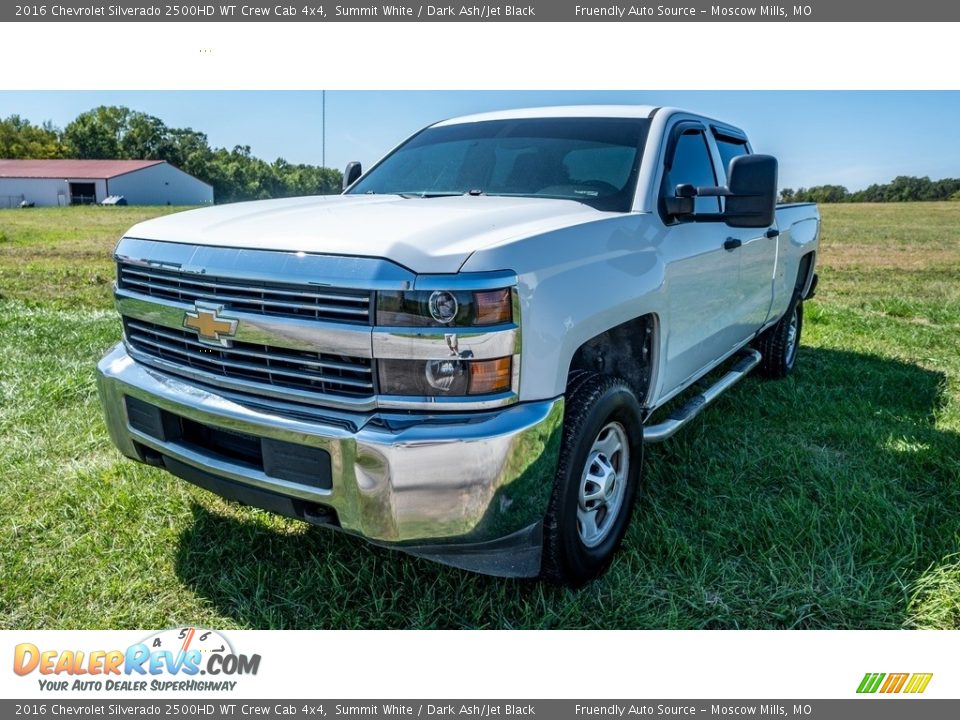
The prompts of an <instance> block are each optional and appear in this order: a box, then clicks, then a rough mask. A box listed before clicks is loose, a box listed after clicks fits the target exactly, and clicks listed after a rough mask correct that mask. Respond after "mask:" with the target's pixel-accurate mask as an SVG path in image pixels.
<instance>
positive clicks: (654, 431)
mask: <svg viewBox="0 0 960 720" xmlns="http://www.w3.org/2000/svg"><path fill="white" fill-rule="evenodd" d="M760 360H761V355H760V353H759V352H757V351H756V350H753V349H748V350H747V351H746V352H745V354H744V355H743V356H742V357H741V358H740V359H739V360H737V362H736V363H735V364H734V365H733V367H731V368H730V371H729V372H727V374H726V375H724V376H723V377H722V378H720V379H719V380H717V382H716V383H714V384H713V385H711V386H710V387H708V388H707V389H706V390H704V391H703V392H701V393H699V394H698V395H694V396H693V397H692V398H690V399H689V400H688V401H687V403H686V404H685V405H684V406H683V407H681V408H678V409H676V410H674V411H673V412H672V413H671V414H670V416H669V417H668V418H667V419H666V420H664V421H663V422H661V423H657V424H656V425H649V426H647V427H645V428H644V429H643V441H644V442H647V443H657V442H663V441H664V440H667V439H668V438H670V437H672V436H673V434H674V433H676V432H677V431H678V430H679V429H680V428H682V427H683V426H684V425H686V424H687V423H688V422H690V421H691V420H693V419H694V418H695V417H696V416H697V415H699V414H700V411H701V410H703V409H704V408H705V407H707V405H709V404H710V403H712V402H713V401H714V400H716V399H717V398H718V397H720V396H721V395H722V394H723V393H724V392H726V391H727V390H729V389H730V388H732V387H733V386H734V385H736V384H737V383H738V382H739V381H740V380H742V379H743V378H744V377H745V376H746V374H747V373H749V372H750V371H751V370H753V369H754V368H755V367H756V366H757V364H759V362H760Z"/></svg>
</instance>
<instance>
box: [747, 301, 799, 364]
mask: <svg viewBox="0 0 960 720" xmlns="http://www.w3.org/2000/svg"><path fill="white" fill-rule="evenodd" d="M802 331H803V300H801V299H800V296H799V295H795V296H794V298H793V300H792V301H791V302H790V306H789V307H788V308H787V312H786V313H784V315H783V317H782V318H780V321H779V322H778V323H777V324H776V325H774V326H773V327H771V328H767V329H766V330H764V331H763V333H761V335H760V337H758V338H757V340H756V342H755V343H754V346H755V347H756V348H757V350H759V351H760V354H761V355H762V356H763V359H762V360H761V361H760V365H759V371H760V374H761V375H763V376H764V377H768V378H773V379H775V380H779V379H781V378H785V377H786V376H787V375H789V374H790V373H791V372H793V368H794V366H795V365H796V363H797V351H798V350H799V348H800V334H801V332H802Z"/></svg>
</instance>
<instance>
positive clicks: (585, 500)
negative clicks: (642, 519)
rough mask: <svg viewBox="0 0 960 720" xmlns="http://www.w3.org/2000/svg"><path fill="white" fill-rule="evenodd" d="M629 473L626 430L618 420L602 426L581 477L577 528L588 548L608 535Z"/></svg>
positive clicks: (624, 492)
mask: <svg viewBox="0 0 960 720" xmlns="http://www.w3.org/2000/svg"><path fill="white" fill-rule="evenodd" d="M629 472H630V446H629V444H628V443H627V432H626V430H624V428H623V425H621V424H620V423H618V422H610V423H607V424H606V425H604V426H603V428H602V429H601V430H600V432H599V433H597V437H596V439H595V440H594V441H593V447H591V448H590V452H589V453H587V462H586V463H585V465H584V468H583V474H582V476H581V478H580V495H579V498H578V503H577V531H578V532H579V534H580V541H581V542H582V543H583V544H584V545H586V546H587V547H591V548H592V547H596V546H597V545H599V544H600V543H602V542H603V541H604V540H606V539H607V537H609V536H610V533H611V531H612V530H613V526H614V525H615V524H616V521H617V517H618V516H619V514H620V509H621V507H622V506H623V498H624V496H625V495H626V489H627V478H628V477H629Z"/></svg>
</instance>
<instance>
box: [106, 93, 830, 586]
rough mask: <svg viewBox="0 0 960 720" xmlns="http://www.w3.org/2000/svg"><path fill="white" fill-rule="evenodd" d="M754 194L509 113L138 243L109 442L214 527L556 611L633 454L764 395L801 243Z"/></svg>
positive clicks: (652, 122)
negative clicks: (221, 515) (551, 597)
mask: <svg viewBox="0 0 960 720" xmlns="http://www.w3.org/2000/svg"><path fill="white" fill-rule="evenodd" d="M776 175H777V163H776V160H775V159H774V158H772V157H770V156H766V155H756V154H754V153H753V150H752V148H751V147H750V143H749V142H748V140H747V137H746V135H745V134H744V133H743V131H741V130H740V129H738V128H736V127H733V126H732V125H729V124H727V123H724V122H719V121H716V120H712V119H710V118H706V117H702V116H700V115H696V114H693V113H689V112H684V111H681V110H677V109H671V108H654V107H635V106H629V107H607V106H603V107H597V106H583V107H563V108H546V109H543V108H541V109H525V110H518V111H512V112H496V113H490V114H483V115H473V116H469V117H462V118H457V119H454V120H446V121H444V122H440V123H437V124H435V125H432V126H430V127H428V128H426V129H424V130H422V131H420V132H418V133H417V134H416V135H414V136H413V137H411V138H410V139H408V140H407V141H405V142H404V143H402V144H401V145H399V146H398V147H397V148H396V149H394V150H393V151H392V152H390V153H389V154H388V155H387V156H386V157H384V158H383V159H382V160H381V161H380V162H378V163H377V164H376V165H374V166H373V168H372V169H370V170H369V171H368V172H366V173H362V172H361V170H360V168H359V164H357V163H351V164H350V165H349V166H348V167H347V172H346V173H345V176H344V192H343V194H342V195H340V196H335V197H304V198H294V199H287V200H268V201H260V202H250V203H240V204H235V205H224V206H218V207H214V208H208V209H202V210H194V211H189V212H184V213H179V214H176V215H169V216H166V217H162V218H159V219H155V220H150V221H147V222H144V223H142V224H139V225H137V226H135V227H133V228H131V229H130V231H129V232H128V233H127V234H126V235H125V236H124V238H123V239H122V240H121V241H120V243H119V245H118V246H117V249H116V262H117V272H118V277H117V284H116V291H115V293H116V307H117V310H118V311H119V313H120V315H121V317H122V321H123V331H124V334H123V341H122V342H121V343H120V344H118V345H117V346H116V347H114V348H113V349H112V350H110V351H109V352H108V353H107V355H106V356H105V357H104V358H103V360H102V361H101V362H100V364H99V366H98V383H99V387H100V392H101V396H102V400H103V405H104V408H105V411H106V417H107V424H108V426H109V429H110V433H111V436H112V438H113V441H114V442H115V443H116V445H117V447H118V448H119V449H120V450H121V452H123V453H124V454H125V455H127V456H129V457H130V458H133V459H135V460H139V461H141V462H145V463H149V464H151V465H156V466H160V467H163V468H166V469H167V470H168V471H170V472H171V473H173V474H175V475H177V476H179V477H182V478H184V479H186V480H188V481H190V482H193V483H195V484H197V485H199V486H201V487H203V488H206V489H208V490H211V491H213V492H215V493H217V494H218V495H221V496H223V497H226V498H229V499H232V500H235V501H238V502H241V503H246V504H249V505H254V506H257V507H261V508H265V509H268V510H271V511H273V512H277V513H281V514H284V515H287V516H291V517H295V518H300V519H302V520H305V521H307V522H310V523H315V524H318V525H324V526H330V527H336V528H340V529H342V530H344V531H346V532H348V533H351V534H354V535H358V536H361V537H364V538H366V539H368V540H369V541H371V542H373V543H376V544H379V545H384V546H390V547H394V548H398V549H401V550H404V551H407V552H410V553H413V554H415V555H419V556H422V557H427V558H431V559H434V560H437V561H440V562H445V563H448V564H451V565H455V566H457V567H461V568H467V569H470V570H474V571H477V572H484V573H490V574H497V575H509V576H537V575H540V576H541V577H544V578H546V579H549V580H551V581H554V582H561V583H566V584H569V585H574V586H576V585H579V584H582V583H584V582H586V581H587V580H589V579H590V578H592V577H594V576H596V575H597V574H598V573H600V572H601V571H602V570H603V569H604V568H605V567H606V565H607V564H608V563H609V562H610V560H611V558H612V556H613V554H614V552H615V550H616V548H617V546H618V544H619V543H620V541H621V539H622V537H623V535H624V533H625V530H626V526H627V523H628V521H629V519H630V516H631V510H632V508H633V504H634V498H635V497H636V495H637V490H638V488H639V487H640V486H641V484H642V460H643V445H644V442H656V441H660V440H664V439H666V438H667V437H669V436H670V435H672V434H673V433H674V432H675V431H676V430H677V429H679V428H680V427H681V426H682V425H684V424H685V423H687V422H689V421H690V420H691V419H692V418H693V416H694V415H696V414H697V412H699V410H701V409H702V408H703V407H705V406H706V405H708V404H709V403H710V402H711V401H712V400H713V399H714V398H715V397H717V396H718V395H719V394H720V393H722V392H723V391H724V390H726V389H727V388H728V387H730V386H731V385H733V384H734V383H735V382H736V381H737V380H738V379H740V378H741V377H743V376H744V375H745V374H746V373H747V372H749V371H750V370H751V369H752V368H754V367H755V366H759V370H760V371H761V372H762V373H763V374H764V375H766V376H769V377H775V378H779V377H783V376H785V375H786V374H787V373H789V372H790V371H791V370H792V369H793V366H794V362H795V360H796V357H797V346H798V343H799V340H800V331H801V328H802V323H803V309H802V308H803V300H804V299H805V298H808V297H809V296H810V295H811V294H812V293H813V290H814V288H815V285H816V275H815V274H814V268H815V263H816V254H817V247H818V238H819V232H820V220H819V215H818V213H817V209H816V207H815V206H813V205H791V206H780V207H777V206H776V205H775V197H776V192H777V187H776V186H777V179H776ZM723 363H728V365H729V367H728V368H726V372H725V373H724V372H723V370H724V368H721V367H720V366H721V364H723ZM714 370H716V371H717V372H715V373H714V372H711V371H714ZM708 373H709V374H710V377H711V378H714V380H713V381H712V383H711V384H709V386H706V387H704V383H700V384H699V385H698V386H697V388H692V387H691V386H692V385H693V384H694V383H697V381H698V380H701V379H702V378H704V376H706V375H707V374H708ZM684 391H687V393H688V394H690V395H691V397H690V398H689V399H688V400H687V402H686V404H683V405H681V401H682V400H683V398H679V399H678V401H677V402H676V403H671V407H679V409H676V410H673V412H671V413H669V415H668V416H666V417H663V416H664V414H665V412H666V410H661V412H660V413H658V412H657V411H658V409H660V408H663V406H664V404H665V403H667V402H668V401H670V400H671V399H672V398H674V397H675V396H677V395H678V394H680V393H683V392H684ZM744 401H745V402H746V401H748V399H747V398H744Z"/></svg>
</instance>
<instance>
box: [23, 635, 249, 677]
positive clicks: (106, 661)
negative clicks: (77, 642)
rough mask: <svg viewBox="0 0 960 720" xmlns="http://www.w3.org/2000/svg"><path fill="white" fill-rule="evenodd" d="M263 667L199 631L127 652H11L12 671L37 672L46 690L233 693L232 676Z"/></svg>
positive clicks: (29, 646) (26, 647)
mask: <svg viewBox="0 0 960 720" xmlns="http://www.w3.org/2000/svg"><path fill="white" fill-rule="evenodd" d="M259 669H260V655H258V654H255V655H246V654H242V653H237V652H235V651H234V649H233V646H232V645H231V644H230V641H229V640H227V638H225V637H224V636H223V635H222V634H221V633H218V632H216V631H215V630H205V629H203V628H196V627H184V628H173V629H171V630H164V631H162V632H159V633H157V634H155V635H151V636H150V637H148V638H146V639H144V640H142V641H141V642H138V643H135V644H133V645H131V646H130V647H128V648H127V649H126V650H100V649H94V650H74V649H63V650H61V649H47V648H40V647H37V646H36V645H34V644H33V643H29V642H25V643H20V644H19V645H17V646H16V647H15V648H14V653H13V671H14V673H16V674H17V675H20V676H29V675H32V674H37V675H38V676H39V677H38V678H37V682H38V683H39V685H40V689H41V690H47V691H84V690H88V691H89V690H95V691H103V690H106V691H112V692H143V691H145V690H173V691H178V692H183V691H191V690H197V691H203V692H210V691H218V690H220V691H230V690H234V689H235V688H236V686H237V682H238V681H237V680H235V679H233V678H236V677H238V676H244V675H256V674H257V671H258V670H259ZM201 676H202V677H201Z"/></svg>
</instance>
